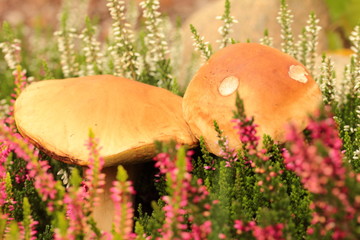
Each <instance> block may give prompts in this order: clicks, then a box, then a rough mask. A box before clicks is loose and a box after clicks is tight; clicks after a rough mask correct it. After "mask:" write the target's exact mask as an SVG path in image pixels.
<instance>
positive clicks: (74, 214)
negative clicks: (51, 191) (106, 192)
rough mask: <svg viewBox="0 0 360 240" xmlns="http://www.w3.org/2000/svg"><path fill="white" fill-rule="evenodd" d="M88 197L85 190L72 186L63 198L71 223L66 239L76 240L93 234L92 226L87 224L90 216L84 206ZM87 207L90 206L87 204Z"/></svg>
mask: <svg viewBox="0 0 360 240" xmlns="http://www.w3.org/2000/svg"><path fill="white" fill-rule="evenodd" d="M86 195H87V192H86V189H85V188H83V187H74V186H71V187H70V188H68V192H67V193H66V194H65V196H64V198H63V202H64V204H65V205H66V216H67V220H68V223H69V225H68V228H67V233H66V237H67V238H68V239H70V240H75V239H77V237H78V236H82V235H83V236H86V235H88V234H90V232H91V231H90V226H89V225H88V224H87V220H88V216H87V215H86V214H85V211H84V208H86V206H84V199H85V198H86ZM85 205H88V204H87V203H85Z"/></svg>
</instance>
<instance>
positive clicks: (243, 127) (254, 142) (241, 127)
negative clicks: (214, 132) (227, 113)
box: [232, 117, 260, 152]
mask: <svg viewBox="0 0 360 240" xmlns="http://www.w3.org/2000/svg"><path fill="white" fill-rule="evenodd" d="M232 122H234V123H235V127H234V128H235V129H236V130H237V133H238V135H239V137H240V141H241V142H242V144H243V148H244V149H246V150H248V151H251V152H254V151H255V150H256V148H257V146H258V144H259V139H260V138H259V137H258V136H257V131H256V128H257V125H256V124H254V120H253V118H248V117H245V118H244V119H242V120H241V119H233V120H232Z"/></svg>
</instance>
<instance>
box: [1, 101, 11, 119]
mask: <svg viewBox="0 0 360 240" xmlns="http://www.w3.org/2000/svg"><path fill="white" fill-rule="evenodd" d="M9 112H10V105H9V103H8V102H7V100H6V99H1V100H0V119H4V118H6V117H7V116H8V114H9Z"/></svg>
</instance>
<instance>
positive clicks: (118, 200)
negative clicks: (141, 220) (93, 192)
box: [110, 180, 136, 240]
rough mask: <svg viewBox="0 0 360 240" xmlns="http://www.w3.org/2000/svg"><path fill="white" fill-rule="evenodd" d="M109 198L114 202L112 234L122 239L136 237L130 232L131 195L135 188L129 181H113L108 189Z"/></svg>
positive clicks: (132, 213)
mask: <svg viewBox="0 0 360 240" xmlns="http://www.w3.org/2000/svg"><path fill="white" fill-rule="evenodd" d="M110 192H111V199H112V200H113V203H114V208H115V212H116V215H115V216H114V221H113V235H114V237H115V239H118V238H119V237H120V238H121V239H124V240H131V239H135V238H136V234H134V233H133V232H132V228H133V217H134V209H133V206H132V195H133V194H135V190H134V188H133V186H132V183H131V182H130V181H126V180H124V181H120V180H118V181H114V182H113V187H112V188H111V189H110Z"/></svg>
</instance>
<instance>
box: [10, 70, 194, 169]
mask: <svg viewBox="0 0 360 240" xmlns="http://www.w3.org/2000/svg"><path fill="white" fill-rule="evenodd" d="M181 105H182V98H181V97H179V96H177V95H175V94H173V93H171V92H169V91H167V90H165V89H162V88H158V87H154V86H150V85H147V84H143V83H140V82H137V81H133V80H129V79H126V78H121V77H114V76H111V75H99V76H88V77H80V78H69V79H63V80H46V81H41V82H36V83H33V84H31V85H29V86H28V87H27V88H26V89H25V90H24V91H23V92H22V93H21V94H20V96H19V98H18V99H17V100H16V102H15V113H14V114H15V122H16V125H17V127H18V130H19V132H20V133H21V134H22V135H24V136H26V137H27V138H29V140H30V141H31V142H33V143H34V144H35V145H36V146H37V147H39V148H40V149H42V150H43V151H44V152H46V153H47V154H49V155H50V156H52V157H53V158H55V159H58V160H61V161H64V162H67V163H72V164H77V165H83V166H85V165H87V164H88V150H87V148H86V146H85V143H86V141H87V139H88V136H89V129H91V130H92V131H93V133H94V135H95V136H96V138H98V139H99V141H100V146H101V147H102V149H101V151H100V154H101V155H102V156H103V157H104V159H105V166H112V165H117V164H126V163H136V162H141V161H145V160H148V159H150V158H151V157H153V156H154V155H155V154H156V149H155V144H154V141H170V140H175V141H177V142H178V143H180V144H187V145H189V146H194V145H196V144H197V140H196V139H195V138H194V137H193V135H192V133H191V131H190V129H189V127H188V125H187V124H186V122H185V121H184V118H183V114H182V108H181Z"/></svg>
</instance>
